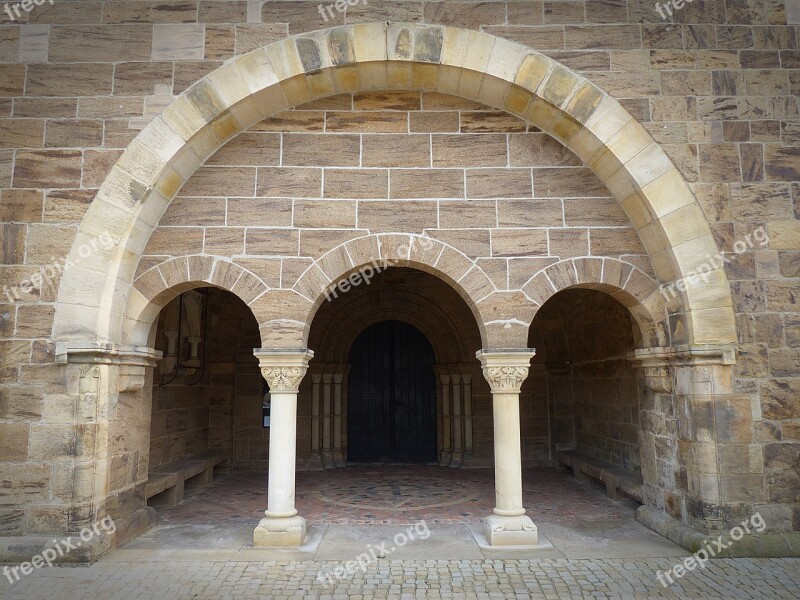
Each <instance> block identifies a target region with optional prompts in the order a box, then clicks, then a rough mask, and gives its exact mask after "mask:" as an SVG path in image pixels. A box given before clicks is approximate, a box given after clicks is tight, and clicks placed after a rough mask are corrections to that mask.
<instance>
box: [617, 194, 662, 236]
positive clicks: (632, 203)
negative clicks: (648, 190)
mask: <svg viewBox="0 0 800 600" xmlns="http://www.w3.org/2000/svg"><path fill="white" fill-rule="evenodd" d="M620 204H621V205H622V209H623V210H624V211H625V214H626V215H628V218H629V219H630V221H631V223H633V226H634V227H636V229H637V230H639V229H642V228H644V227H646V226H647V225H648V223H651V222H652V221H653V219H654V218H655V217H654V215H653V214H652V213H651V212H650V209H649V207H648V205H647V202H646V201H645V199H644V198H643V197H642V195H641V193H640V192H636V193H635V194H631V195H630V196H628V197H627V198H625V199H624V200H623V201H622V202H620ZM640 237H642V236H641V235H640Z"/></svg>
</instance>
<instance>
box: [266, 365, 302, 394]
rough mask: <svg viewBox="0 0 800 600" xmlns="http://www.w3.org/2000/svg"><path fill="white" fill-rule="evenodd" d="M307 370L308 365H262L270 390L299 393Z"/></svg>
mask: <svg viewBox="0 0 800 600" xmlns="http://www.w3.org/2000/svg"><path fill="white" fill-rule="evenodd" d="M307 370H308V368H307V367H261V374H262V375H263V376H264V379H266V380H267V384H268V385H269V391H270V392H272V393H274V392H294V393H297V392H298V391H299V389H300V382H301V381H302V380H303V377H305V374H306V371H307Z"/></svg>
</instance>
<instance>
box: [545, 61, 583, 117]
mask: <svg viewBox="0 0 800 600" xmlns="http://www.w3.org/2000/svg"><path fill="white" fill-rule="evenodd" d="M579 84H580V80H579V79H578V77H577V75H575V74H573V73H572V72H570V71H569V70H567V69H566V68H565V67H562V66H560V65H556V66H555V67H553V69H552V70H551V71H550V74H549V76H548V77H547V79H546V80H545V81H544V83H542V84H541V85H540V86H539V89H538V90H537V94H538V95H539V96H541V97H542V98H544V99H545V100H547V101H548V102H549V103H550V104H553V105H555V106H559V107H560V106H561V105H562V104H563V103H564V102H566V100H567V98H569V97H570V96H571V95H572V92H573V90H575V89H576V88H577V87H578V85H579Z"/></svg>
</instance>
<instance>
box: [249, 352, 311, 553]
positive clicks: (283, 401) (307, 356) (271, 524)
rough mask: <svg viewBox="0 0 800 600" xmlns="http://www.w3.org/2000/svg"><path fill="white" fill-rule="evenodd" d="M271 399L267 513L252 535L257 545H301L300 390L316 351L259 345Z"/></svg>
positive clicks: (302, 540) (260, 357) (304, 530)
mask: <svg viewBox="0 0 800 600" xmlns="http://www.w3.org/2000/svg"><path fill="white" fill-rule="evenodd" d="M254 354H255V355H256V357H257V358H258V360H259V362H260V365H261V373H262V375H263V376H264V379H266V380H267V384H268V385H269V390H270V394H271V401H272V412H271V424H270V432H269V487H268V488H267V510H266V512H265V513H264V515H265V517H264V518H263V519H261V522H260V523H259V524H258V527H256V530H255V532H254V535H253V545H255V546H300V545H302V544H303V542H304V541H305V537H306V521H305V519H304V518H303V517H301V516H299V515H298V514H297V510H296V509H295V507H294V474H295V458H296V456H295V455H296V451H297V450H296V446H297V393H298V391H299V388H300V381H301V380H302V379H303V376H304V375H305V374H306V371H307V370H308V361H309V360H311V358H312V357H313V356H314V353H313V352H311V350H308V349H305V348H303V349H292V350H278V349H276V350H267V349H256V350H255V351H254Z"/></svg>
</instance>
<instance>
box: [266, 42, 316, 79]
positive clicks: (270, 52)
mask: <svg viewBox="0 0 800 600" xmlns="http://www.w3.org/2000/svg"><path fill="white" fill-rule="evenodd" d="M264 50H265V51H266V53H267V58H268V59H269V64H271V65H272V69H273V70H274V71H275V75H277V77H278V80H279V81H285V80H287V79H291V78H292V77H297V76H298V75H304V74H305V72H306V70H305V68H304V67H303V63H302V62H301V61H300V55H299V54H298V52H297V46H296V45H295V40H294V38H287V39H285V40H281V41H280V42H275V43H272V44H269V45H268V46H264Z"/></svg>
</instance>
